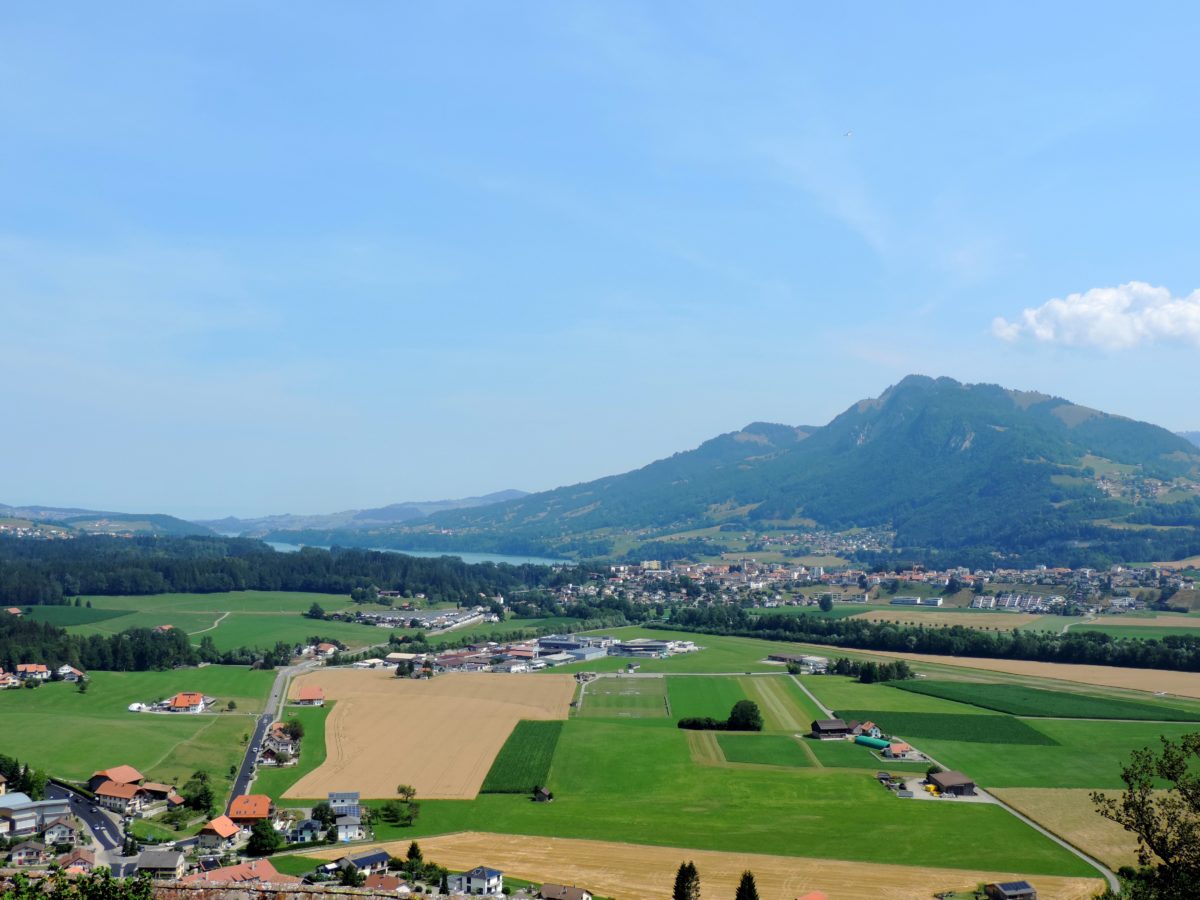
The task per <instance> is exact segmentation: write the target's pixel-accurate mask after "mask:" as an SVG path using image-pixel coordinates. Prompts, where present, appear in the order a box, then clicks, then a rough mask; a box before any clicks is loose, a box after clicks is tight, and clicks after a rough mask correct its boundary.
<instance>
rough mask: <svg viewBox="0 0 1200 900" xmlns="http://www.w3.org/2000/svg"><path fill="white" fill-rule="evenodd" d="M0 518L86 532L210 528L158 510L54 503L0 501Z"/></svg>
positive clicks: (174, 533) (189, 531)
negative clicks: (118, 509)
mask: <svg viewBox="0 0 1200 900" xmlns="http://www.w3.org/2000/svg"><path fill="white" fill-rule="evenodd" d="M0 518H6V519H24V520H27V521H30V522H41V523H47V522H48V523H53V524H55V525H62V526H64V527H65V528H67V529H69V530H71V531H76V532H81V533H86V534H121V535H124V534H150V535H170V536H174V537H178V536H181V535H189V534H212V533H213V532H212V531H211V530H210V529H209V528H207V527H205V526H204V525H199V524H197V523H195V522H187V521H184V520H183V519H177V518H175V517H174V516H167V515H162V514H160V513H119V512H104V511H100V510H94V509H79V508H76V507H57V506H9V505H7V504H5V503H0Z"/></svg>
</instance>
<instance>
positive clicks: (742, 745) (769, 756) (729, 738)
mask: <svg viewBox="0 0 1200 900" xmlns="http://www.w3.org/2000/svg"><path fill="white" fill-rule="evenodd" d="M717 743H718V744H719V745H720V747H721V752H722V753H723V754H724V755H725V759H726V760H727V761H729V762H731V763H752V764H754V765H759V766H791V767H795V768H806V767H808V766H811V765H812V764H813V759H812V757H811V756H809V755H808V754H807V753H805V752H804V748H803V747H801V746H800V745H799V744H798V743H797V742H796V739H795V738H791V737H787V736H786V735H782V734H718V735H717Z"/></svg>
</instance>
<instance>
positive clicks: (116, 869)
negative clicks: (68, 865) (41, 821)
mask: <svg viewBox="0 0 1200 900" xmlns="http://www.w3.org/2000/svg"><path fill="white" fill-rule="evenodd" d="M46 796H47V797H48V798H50V799H53V800H62V799H68V800H70V801H71V812H73V813H74V814H75V815H76V816H77V817H78V818H79V819H80V820H81V821H82V822H83V824H84V827H86V828H87V829H88V831H90V832H91V834H92V840H93V841H94V842H95V843H94V848H95V851H96V864H97V865H100V866H108V867H109V868H110V869H111V870H112V873H113V874H114V875H116V876H118V877H121V876H124V875H132V874H133V872H134V869H135V868H136V867H137V859H136V857H131V856H122V855H121V848H122V846H123V845H124V843H125V836H124V832H123V831H122V826H121V824H120V823H119V821H118V820H117V818H116V817H115V816H114V815H112V814H111V813H109V812H106V811H104V810H102V809H101V810H97V811H96V812H92V801H91V800H89V799H88V798H87V797H85V796H83V795H82V794H79V793H76V792H75V791H72V790H70V789H69V788H65V787H63V786H62V785H58V784H53V783H51V784H49V785H47V786H46Z"/></svg>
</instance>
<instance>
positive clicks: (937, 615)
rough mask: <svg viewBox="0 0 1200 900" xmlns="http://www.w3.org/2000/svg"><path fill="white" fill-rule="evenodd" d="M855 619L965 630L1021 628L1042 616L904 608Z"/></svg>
mask: <svg viewBox="0 0 1200 900" xmlns="http://www.w3.org/2000/svg"><path fill="white" fill-rule="evenodd" d="M854 618H855V619H866V620H867V621H869V622H899V623H900V624H902V625H932V626H941V625H962V626H963V627H964V628H1020V627H1021V626H1022V625H1028V624H1029V623H1030V622H1036V621H1037V620H1038V619H1040V618H1041V616H1033V615H1030V614H1029V613H1017V612H1014V613H999V612H998V613H989V612H980V613H976V612H954V611H952V610H944V611H942V612H917V613H915V612H907V611H904V610H903V609H902V608H900V609H898V608H892V609H875V610H872V611H871V612H868V613H863V614H862V615H861V616H855V617H854Z"/></svg>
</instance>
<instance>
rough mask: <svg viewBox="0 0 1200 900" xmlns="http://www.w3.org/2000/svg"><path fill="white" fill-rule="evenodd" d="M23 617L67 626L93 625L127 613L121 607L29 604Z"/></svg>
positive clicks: (61, 626)
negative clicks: (104, 607) (103, 607)
mask: <svg viewBox="0 0 1200 900" xmlns="http://www.w3.org/2000/svg"><path fill="white" fill-rule="evenodd" d="M28 610H29V611H28V612H27V613H25V618H27V619H29V620H31V621H34V622H46V623H48V624H50V625H57V626H58V627H59V628H67V627H69V626H72V625H93V624H95V623H96V622H103V621H105V620H107V619H115V618H117V617H118V616H125V615H128V614H129V613H128V612H127V611H126V610H123V609H95V608H93V609H88V608H87V607H86V606H30V607H28Z"/></svg>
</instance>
